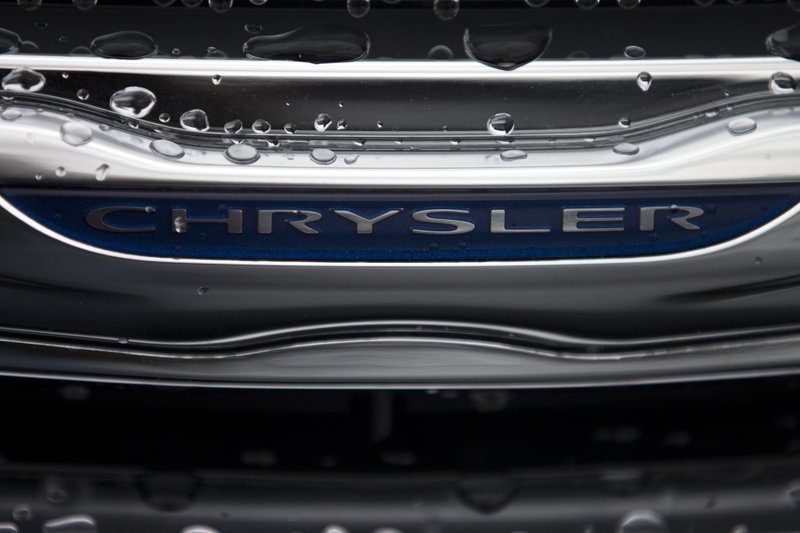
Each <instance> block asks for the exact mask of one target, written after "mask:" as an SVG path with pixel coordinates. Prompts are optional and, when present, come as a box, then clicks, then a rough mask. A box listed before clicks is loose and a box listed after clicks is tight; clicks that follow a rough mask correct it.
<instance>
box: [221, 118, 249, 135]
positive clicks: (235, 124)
mask: <svg viewBox="0 0 800 533" xmlns="http://www.w3.org/2000/svg"><path fill="white" fill-rule="evenodd" d="M242 128H244V124H242V121H241V120H239V119H238V118H237V119H235V120H231V121H230V122H226V123H225V125H224V126H223V127H222V129H224V130H225V133H239V132H240V131H242Z"/></svg>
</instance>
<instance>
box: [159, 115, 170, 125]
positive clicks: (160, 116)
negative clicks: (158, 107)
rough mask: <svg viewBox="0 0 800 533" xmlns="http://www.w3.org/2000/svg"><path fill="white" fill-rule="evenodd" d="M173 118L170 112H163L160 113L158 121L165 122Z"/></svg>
mask: <svg viewBox="0 0 800 533" xmlns="http://www.w3.org/2000/svg"><path fill="white" fill-rule="evenodd" d="M171 118H172V117H170V116H169V113H161V114H160V115H158V121H159V122H163V123H164V124H166V123H167V122H169V121H170V119H171Z"/></svg>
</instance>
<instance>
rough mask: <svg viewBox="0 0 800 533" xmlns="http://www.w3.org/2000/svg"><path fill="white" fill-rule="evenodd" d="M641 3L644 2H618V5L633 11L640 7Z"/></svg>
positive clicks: (639, 0) (631, 0)
mask: <svg viewBox="0 0 800 533" xmlns="http://www.w3.org/2000/svg"><path fill="white" fill-rule="evenodd" d="M641 3H642V0H617V4H618V5H619V7H621V8H622V9H633V8H634V7H639V4H641Z"/></svg>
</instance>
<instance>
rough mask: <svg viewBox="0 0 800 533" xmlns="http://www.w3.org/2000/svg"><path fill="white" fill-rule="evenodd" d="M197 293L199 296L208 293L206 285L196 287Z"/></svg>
mask: <svg viewBox="0 0 800 533" xmlns="http://www.w3.org/2000/svg"><path fill="white" fill-rule="evenodd" d="M197 294H199V295H200V296H203V295H204V294H208V287H197Z"/></svg>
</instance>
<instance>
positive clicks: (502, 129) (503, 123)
mask: <svg viewBox="0 0 800 533" xmlns="http://www.w3.org/2000/svg"><path fill="white" fill-rule="evenodd" d="M486 129H487V130H488V131H489V133H491V134H492V135H509V134H510V133H511V132H513V131H514V119H513V118H512V117H511V115H509V114H508V113H497V114H496V115H494V116H493V117H491V118H490V119H489V120H488V121H487V122H486Z"/></svg>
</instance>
